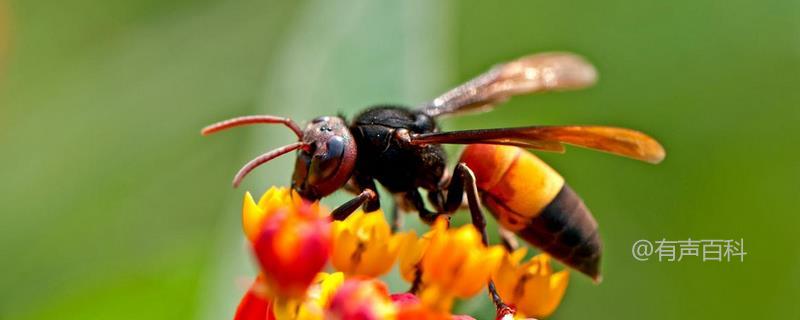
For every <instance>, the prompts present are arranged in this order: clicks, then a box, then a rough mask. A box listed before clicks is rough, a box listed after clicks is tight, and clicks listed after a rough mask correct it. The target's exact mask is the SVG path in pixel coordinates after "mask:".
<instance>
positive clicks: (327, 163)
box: [308, 136, 345, 183]
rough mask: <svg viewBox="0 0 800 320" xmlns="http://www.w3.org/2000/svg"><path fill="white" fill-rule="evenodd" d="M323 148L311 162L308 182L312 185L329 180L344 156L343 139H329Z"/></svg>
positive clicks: (336, 137) (335, 137)
mask: <svg viewBox="0 0 800 320" xmlns="http://www.w3.org/2000/svg"><path fill="white" fill-rule="evenodd" d="M325 146H326V148H325V150H324V151H323V152H319V153H317V154H315V155H314V159H313V160H311V170H310V171H309V173H308V175H309V177H308V180H309V182H312V183H314V182H317V181H320V180H323V179H327V178H330V177H332V176H333V175H334V174H336V170H338V169H339V164H340V163H341V162H342V156H343V155H344V148H345V141H344V139H342V137H338V136H334V137H331V138H330V139H328V142H327V143H326V144H325Z"/></svg>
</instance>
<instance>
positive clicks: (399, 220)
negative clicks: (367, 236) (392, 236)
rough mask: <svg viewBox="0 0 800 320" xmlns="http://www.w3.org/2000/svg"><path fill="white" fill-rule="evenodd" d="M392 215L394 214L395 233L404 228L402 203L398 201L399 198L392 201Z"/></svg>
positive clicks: (393, 226) (392, 228)
mask: <svg viewBox="0 0 800 320" xmlns="http://www.w3.org/2000/svg"><path fill="white" fill-rule="evenodd" d="M391 215H392V224H391V230H392V233H395V232H397V230H400V229H402V228H403V215H402V214H400V205H399V204H398V203H397V200H395V201H392V212H391Z"/></svg>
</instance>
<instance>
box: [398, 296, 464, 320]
mask: <svg viewBox="0 0 800 320" xmlns="http://www.w3.org/2000/svg"><path fill="white" fill-rule="evenodd" d="M392 302H394V305H395V307H397V320H475V318H473V317H470V316H467V315H451V314H449V313H446V312H439V311H435V310H431V309H429V308H427V307H426V306H425V305H423V304H422V303H421V302H420V301H419V298H417V296H415V295H414V294H411V293H398V294H393V295H392Z"/></svg>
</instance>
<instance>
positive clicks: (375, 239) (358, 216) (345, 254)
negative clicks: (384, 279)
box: [331, 210, 403, 277]
mask: <svg viewBox="0 0 800 320" xmlns="http://www.w3.org/2000/svg"><path fill="white" fill-rule="evenodd" d="M331 228H332V232H333V253H332V256H331V264H333V267H334V268H336V270H339V271H342V272H344V273H345V274H346V275H347V276H368V277H378V276H380V275H383V274H385V273H387V272H389V271H390V270H391V269H392V265H393V264H394V262H395V260H397V254H398V251H399V250H400V244H401V242H402V239H403V238H402V237H403V234H392V232H391V230H390V228H389V224H388V223H386V219H385V218H384V216H383V211H381V210H378V211H375V212H369V213H364V211H362V210H357V211H356V212H354V213H353V214H351V215H350V216H349V217H347V219H345V220H344V221H334V222H333V223H332V226H331Z"/></svg>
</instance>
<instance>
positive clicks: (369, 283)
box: [325, 278, 397, 320]
mask: <svg viewBox="0 0 800 320" xmlns="http://www.w3.org/2000/svg"><path fill="white" fill-rule="evenodd" d="M396 313H397V310H396V308H395V306H394V304H392V300H391V298H389V291H388V289H387V288H386V284H384V283H383V282H381V281H380V280H376V279H358V278H353V279H350V280H347V281H346V282H345V283H344V284H343V285H342V286H341V287H340V288H339V291H337V292H336V294H335V295H334V296H333V299H332V300H331V303H330V306H329V307H328V312H327V314H326V315H325V318H326V319H328V320H349V319H360V320H393V319H395V316H396Z"/></svg>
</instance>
